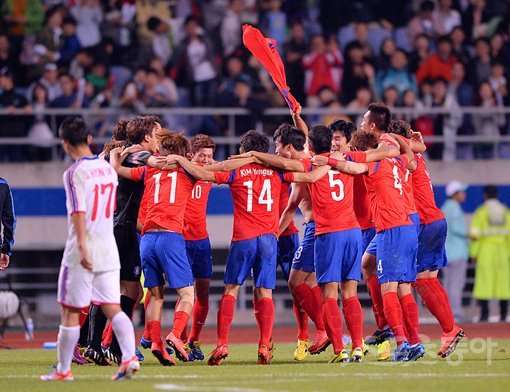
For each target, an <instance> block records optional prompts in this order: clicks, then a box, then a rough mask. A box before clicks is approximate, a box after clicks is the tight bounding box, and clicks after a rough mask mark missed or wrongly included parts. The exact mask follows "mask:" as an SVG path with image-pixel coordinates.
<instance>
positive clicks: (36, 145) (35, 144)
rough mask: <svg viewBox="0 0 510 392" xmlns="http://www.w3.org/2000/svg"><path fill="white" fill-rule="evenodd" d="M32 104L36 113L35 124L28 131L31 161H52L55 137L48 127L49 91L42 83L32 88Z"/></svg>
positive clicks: (28, 152) (29, 157)
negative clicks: (46, 114) (45, 112)
mask: <svg viewBox="0 0 510 392" xmlns="http://www.w3.org/2000/svg"><path fill="white" fill-rule="evenodd" d="M30 103H31V105H32V108H33V109H32V111H33V113H34V122H33V124H32V125H31V126H30V129H29V130H28V141H29V142H30V146H29V147H28V151H27V155H28V159H29V160H31V161H49V160H51V155H52V152H51V147H52V146H53V140H54V137H55V136H54V135H53V132H51V129H50V127H49V126H48V119H47V118H46V117H47V116H45V115H44V110H45V109H46V108H47V107H48V103H49V97H48V90H47V89H46V87H45V86H44V85H43V84H42V83H36V84H35V85H34V86H33V88H32V93H31V96H30Z"/></svg>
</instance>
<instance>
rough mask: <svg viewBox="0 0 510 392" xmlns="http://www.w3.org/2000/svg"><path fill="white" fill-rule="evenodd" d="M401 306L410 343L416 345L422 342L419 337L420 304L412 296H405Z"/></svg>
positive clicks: (401, 299) (401, 300)
mask: <svg viewBox="0 0 510 392" xmlns="http://www.w3.org/2000/svg"><path fill="white" fill-rule="evenodd" d="M400 306H401V307H402V313H403V316H404V323H405V326H406V329H407V336H408V338H409V343H411V344H416V343H419V342H420V337H419V336H418V304H417V303H416V301H415V300H414V297H413V295H412V294H407V295H404V296H403V297H402V298H400Z"/></svg>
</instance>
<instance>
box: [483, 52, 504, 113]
mask: <svg viewBox="0 0 510 392" xmlns="http://www.w3.org/2000/svg"><path fill="white" fill-rule="evenodd" d="M487 81H488V82H489V84H490V86H491V88H492V91H493V92H494V95H495V97H496V103H497V104H498V106H506V105H508V104H509V100H508V81H507V79H506V77H505V66H504V65H503V64H502V63H500V62H498V61H494V62H493V63H492V65H491V76H489V79H487Z"/></svg>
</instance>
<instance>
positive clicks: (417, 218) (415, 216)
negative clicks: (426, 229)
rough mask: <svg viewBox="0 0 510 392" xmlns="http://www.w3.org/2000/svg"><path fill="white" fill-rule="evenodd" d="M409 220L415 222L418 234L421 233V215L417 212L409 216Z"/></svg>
mask: <svg viewBox="0 0 510 392" xmlns="http://www.w3.org/2000/svg"><path fill="white" fill-rule="evenodd" d="M409 219H411V222H413V225H414V228H415V229H416V234H418V233H419V232H420V215H418V213H417V212H415V213H414V214H410V215H409Z"/></svg>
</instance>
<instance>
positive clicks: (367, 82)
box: [342, 45, 375, 103]
mask: <svg viewBox="0 0 510 392" xmlns="http://www.w3.org/2000/svg"><path fill="white" fill-rule="evenodd" d="M346 56H347V57H346V60H345V66H344V73H343V77H342V102H344V103H345V102H347V103H348V102H351V101H353V100H354V99H355V96H356V92H357V91H358V90H359V89H360V88H361V87H365V88H368V89H369V90H370V94H371V95H372V94H373V92H374V91H375V71H374V67H373V66H372V65H371V64H370V63H369V62H368V61H366V59H365V58H364V56H363V50H362V48H361V46H359V45H352V46H351V48H350V49H349V51H348V52H347V54H346Z"/></svg>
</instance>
